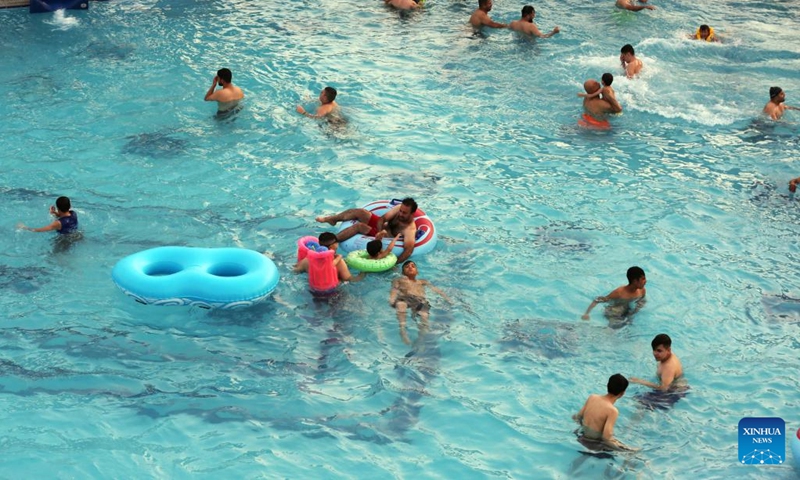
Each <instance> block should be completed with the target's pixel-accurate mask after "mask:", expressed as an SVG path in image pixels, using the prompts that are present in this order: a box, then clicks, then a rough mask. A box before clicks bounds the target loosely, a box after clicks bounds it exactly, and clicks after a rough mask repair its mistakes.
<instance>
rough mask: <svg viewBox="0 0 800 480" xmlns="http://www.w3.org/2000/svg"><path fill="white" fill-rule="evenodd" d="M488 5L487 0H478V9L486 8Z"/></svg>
mask: <svg viewBox="0 0 800 480" xmlns="http://www.w3.org/2000/svg"><path fill="white" fill-rule="evenodd" d="M487 3H489V0H478V7H483V6H486V4H487Z"/></svg>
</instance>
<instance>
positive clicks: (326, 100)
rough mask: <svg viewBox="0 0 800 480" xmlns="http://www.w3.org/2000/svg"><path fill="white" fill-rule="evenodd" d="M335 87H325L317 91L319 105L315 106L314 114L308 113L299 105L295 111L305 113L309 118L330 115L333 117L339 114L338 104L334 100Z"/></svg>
mask: <svg viewBox="0 0 800 480" xmlns="http://www.w3.org/2000/svg"><path fill="white" fill-rule="evenodd" d="M336 94H337V92H336V89H335V88H333V87H325V88H323V89H322V91H321V92H320V93H319V103H320V106H319V107H318V108H317V112H316V113H315V114H313V115H312V114H310V113H308V112H307V111H306V109H305V108H303V107H302V106H301V105H298V106H297V113H300V114H302V115H305V116H306V117H309V118H325V117H328V116H330V117H331V118H332V117H335V116H337V115H338V114H339V104H338V103H336V102H335V100H336Z"/></svg>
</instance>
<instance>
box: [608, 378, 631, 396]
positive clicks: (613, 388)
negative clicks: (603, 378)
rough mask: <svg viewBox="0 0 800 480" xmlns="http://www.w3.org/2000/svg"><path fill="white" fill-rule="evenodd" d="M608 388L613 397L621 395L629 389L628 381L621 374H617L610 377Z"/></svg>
mask: <svg viewBox="0 0 800 480" xmlns="http://www.w3.org/2000/svg"><path fill="white" fill-rule="evenodd" d="M606 387H607V388H608V393H610V394H611V395H619V394H620V393H624V392H625V390H627V389H628V379H627V378H625V377H623V376H622V374H620V373H615V374H614V375H611V376H610V377H608V384H607V385H606Z"/></svg>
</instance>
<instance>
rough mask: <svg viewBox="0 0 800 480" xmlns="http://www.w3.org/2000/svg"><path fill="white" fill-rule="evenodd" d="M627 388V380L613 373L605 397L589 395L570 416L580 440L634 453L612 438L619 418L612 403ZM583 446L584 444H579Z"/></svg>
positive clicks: (623, 393)
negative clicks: (578, 428) (576, 425)
mask: <svg viewBox="0 0 800 480" xmlns="http://www.w3.org/2000/svg"><path fill="white" fill-rule="evenodd" d="M627 388H628V380H627V379H626V378H625V377H623V376H622V375H621V374H619V373H615V374H614V375H611V376H610V377H609V378H608V384H607V385H606V390H607V392H608V393H606V394H605V395H597V394H593V395H589V398H588V399H586V403H584V405H583V408H581V411H580V412H578V413H576V414H575V415H573V416H572V418H573V420H575V421H576V422H578V423H579V424H580V425H581V430H582V432H581V437H580V440H584V441H586V440H588V441H589V442H588V443H590V445H591V444H592V443H595V442H597V443H598V444H599V445H598V446H600V447H608V448H611V449H614V450H628V451H636V450H638V449H636V448H631V447H629V446H627V445H625V444H623V443H622V442H620V441H619V440H617V439H616V438H614V423H615V422H616V421H617V417H619V410H617V407H615V406H614V402H616V401H617V400H619V399H620V398H622V396H623V395H625V390H626V389H627ZM581 443H582V444H585V443H584V442H581ZM591 446H593V445H591Z"/></svg>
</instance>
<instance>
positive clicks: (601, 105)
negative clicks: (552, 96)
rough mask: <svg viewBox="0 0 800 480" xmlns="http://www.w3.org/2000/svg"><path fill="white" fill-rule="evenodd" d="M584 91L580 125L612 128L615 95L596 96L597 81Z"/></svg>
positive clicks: (617, 110)
mask: <svg viewBox="0 0 800 480" xmlns="http://www.w3.org/2000/svg"><path fill="white" fill-rule="evenodd" d="M583 89H584V90H586V94H587V96H585V97H584V98H583V110H584V113H583V118H582V119H581V120H578V123H579V124H580V125H582V126H584V127H590V128H603V129H606V128H611V124H610V123H609V122H608V119H606V116H607V115H608V114H610V113H621V112H622V106H621V105H620V104H619V102H617V98H616V97H615V96H614V95H608V96H603V98H600V97H599V96H598V95H595V94H596V93H598V92H600V89H601V87H600V83H598V82H597V80H592V79H590V80H586V81H585V82H583ZM587 313H588V312H587Z"/></svg>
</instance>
